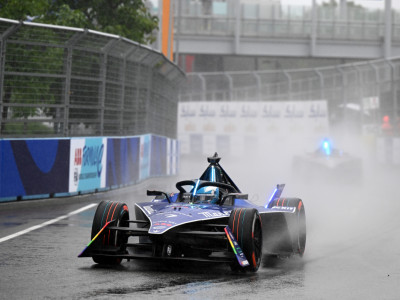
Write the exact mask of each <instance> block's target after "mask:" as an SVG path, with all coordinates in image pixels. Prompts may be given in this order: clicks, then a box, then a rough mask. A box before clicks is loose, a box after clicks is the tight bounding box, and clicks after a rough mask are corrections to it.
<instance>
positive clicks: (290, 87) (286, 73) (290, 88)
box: [282, 70, 292, 100]
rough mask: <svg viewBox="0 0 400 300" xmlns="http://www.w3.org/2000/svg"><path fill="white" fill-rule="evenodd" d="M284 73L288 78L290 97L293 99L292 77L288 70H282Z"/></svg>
mask: <svg viewBox="0 0 400 300" xmlns="http://www.w3.org/2000/svg"><path fill="white" fill-rule="evenodd" d="M282 73H283V75H285V77H286V78H287V80H288V92H287V93H288V98H289V100H292V77H291V76H290V74H289V73H288V72H287V71H285V70H282Z"/></svg>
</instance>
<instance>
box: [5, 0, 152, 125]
mask: <svg viewBox="0 0 400 300" xmlns="http://www.w3.org/2000/svg"><path fill="white" fill-rule="evenodd" d="M0 17H2V18H9V19H15V20H22V21H26V20H31V21H32V22H39V23H47V24H53V25H62V26H70V27H78V28H88V29H94V30H98V31H103V32H107V33H113V34H117V35H121V36H123V37H126V38H129V39H132V40H134V41H137V42H139V43H149V42H153V41H154V40H155V36H154V31H155V30H156V29H157V26H158V25H157V24H158V19H157V17H155V16H152V15H151V14H150V13H149V11H148V10H147V8H146V6H145V5H144V3H143V1H142V0H86V1H82V0H80V1H77V0H0ZM72 34H73V32H71V35H72ZM38 38H41V39H42V40H38ZM64 38H65V37H64ZM12 39H13V40H18V41H21V42H22V43H14V42H13V41H10V42H9V43H6V44H5V45H6V52H5V53H6V60H5V66H4V67H5V71H6V72H8V73H11V72H12V73H14V74H15V73H20V74H24V73H25V74H28V73H36V74H62V73H63V72H64V70H63V68H64V63H65V52H64V49H63V48H58V47H51V46H43V45H41V46H36V45H34V44H29V43H27V44H24V42H25V41H28V42H34V43H35V42H43V43H44V44H48V43H54V44H60V42H61V43H62V42H63V40H62V38H60V37H59V35H58V33H57V31H56V30H51V29H47V28H40V27H30V26H22V27H20V28H19V29H18V30H17V31H16V32H15V33H14V34H13V35H12ZM59 39H61V40H60V41H59ZM91 59H92V61H90V60H89V61H88V60H86V61H85V63H84V64H82V65H93V66H97V65H98V64H99V62H98V59H97V58H96V57H91ZM73 62H74V65H75V64H76V63H79V60H77V59H75V60H74V61H73ZM55 87H58V88H55ZM3 88H4V94H3V95H4V96H3V107H2V108H1V110H2V111H0V113H1V114H2V117H3V119H12V118H16V119H27V118H28V117H31V116H35V115H36V114H37V113H38V110H37V107H45V106H46V105H47V104H55V103H60V102H61V99H60V97H62V96H61V95H60V92H59V91H60V90H61V89H62V88H61V87H60V81H59V79H56V78H54V77H53V78H52V77H50V76H49V77H45V76H30V75H26V76H25V75H12V76H11V75H7V73H6V75H5V77H4V86H3ZM56 90H57V91H58V92H55V91H56ZM71 101H74V98H73V97H71ZM7 103H13V104H28V105H20V106H13V108H12V110H9V108H8V106H7ZM42 112H44V113H45V114H46V115H48V116H51V115H52V114H54V111H50V110H47V111H46V110H44V108H42ZM15 128H19V127H18V126H17V127H15ZM4 129H5V128H4V126H3V128H2V129H1V130H0V131H3V130H4ZM22 129H23V131H25V132H26V130H27V127H26V126H25V127H23V128H22ZM22 129H21V130H22ZM9 130H10V127H9ZM18 130H19V129H18Z"/></svg>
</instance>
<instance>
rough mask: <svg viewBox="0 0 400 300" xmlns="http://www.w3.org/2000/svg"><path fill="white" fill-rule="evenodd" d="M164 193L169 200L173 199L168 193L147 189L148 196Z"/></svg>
mask: <svg viewBox="0 0 400 300" xmlns="http://www.w3.org/2000/svg"><path fill="white" fill-rule="evenodd" d="M162 195H164V196H165V197H166V198H167V200H168V202H169V203H171V199H169V196H168V194H167V193H165V192H161V191H149V190H147V196H162Z"/></svg>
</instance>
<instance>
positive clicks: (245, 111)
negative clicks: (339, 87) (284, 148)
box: [178, 100, 329, 155]
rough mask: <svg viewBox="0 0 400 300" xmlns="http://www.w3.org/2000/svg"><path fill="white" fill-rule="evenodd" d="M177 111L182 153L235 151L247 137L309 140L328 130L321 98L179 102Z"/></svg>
mask: <svg viewBox="0 0 400 300" xmlns="http://www.w3.org/2000/svg"><path fill="white" fill-rule="evenodd" d="M178 112H179V113H178V139H179V141H180V142H181V145H182V147H181V153H183V154H189V153H190V154H210V153H214V152H215V151H223V152H224V153H225V154H227V153H231V154H234V153H235V154H238V153H243V150H244V147H243V144H244V145H247V142H249V141H250V142H251V143H252V145H254V146H255V147H257V146H258V145H265V144H266V143H272V142H274V141H276V140H280V141H281V140H283V139H286V140H287V139H292V140H295V139H296V138H299V139H302V140H303V141H304V140H307V139H308V140H310V141H312V140H315V139H317V140H319V139H320V138H321V137H324V136H327V135H328V132H329V123H328V108H327V102H326V101H325V100H316V101H314V100H313V101H270V102H261V101H259V102H248V101H241V102H240V101H238V102H227V101H221V102H204V101H200V102H181V103H179V107H178ZM219 149H221V150H219ZM239 155H240V154H239Z"/></svg>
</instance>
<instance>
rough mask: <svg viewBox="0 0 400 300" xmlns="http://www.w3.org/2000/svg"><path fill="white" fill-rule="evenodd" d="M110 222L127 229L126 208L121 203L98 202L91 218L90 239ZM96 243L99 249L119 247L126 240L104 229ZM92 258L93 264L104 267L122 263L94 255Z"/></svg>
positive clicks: (115, 259) (127, 211) (127, 217)
mask: <svg viewBox="0 0 400 300" xmlns="http://www.w3.org/2000/svg"><path fill="white" fill-rule="evenodd" d="M112 220H115V222H114V224H111V225H113V226H116V227H128V226H129V224H128V223H127V222H126V221H127V220H129V210H128V206H127V205H126V204H125V203H121V202H114V201H102V202H100V203H99V205H98V206H97V209H96V213H95V215H94V218H93V224H92V234H91V238H92V239H93V238H94V237H95V236H96V235H97V233H98V232H99V231H100V230H101V229H102V228H103V227H104V226H105V225H106V223H107V222H110V221H112ZM96 242H97V245H98V246H99V247H100V249H101V248H102V247H104V248H106V247H121V245H122V244H125V243H126V242H127V239H126V238H125V237H124V236H123V235H122V234H121V233H119V232H118V231H115V230H107V229H105V230H104V231H103V232H102V233H101V235H100V236H98V237H97V239H96ZM92 258H93V261H94V262H95V263H98V264H104V265H118V264H120V263H121V261H122V259H121V258H117V257H101V256H96V255H94V256H93V257H92Z"/></svg>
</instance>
